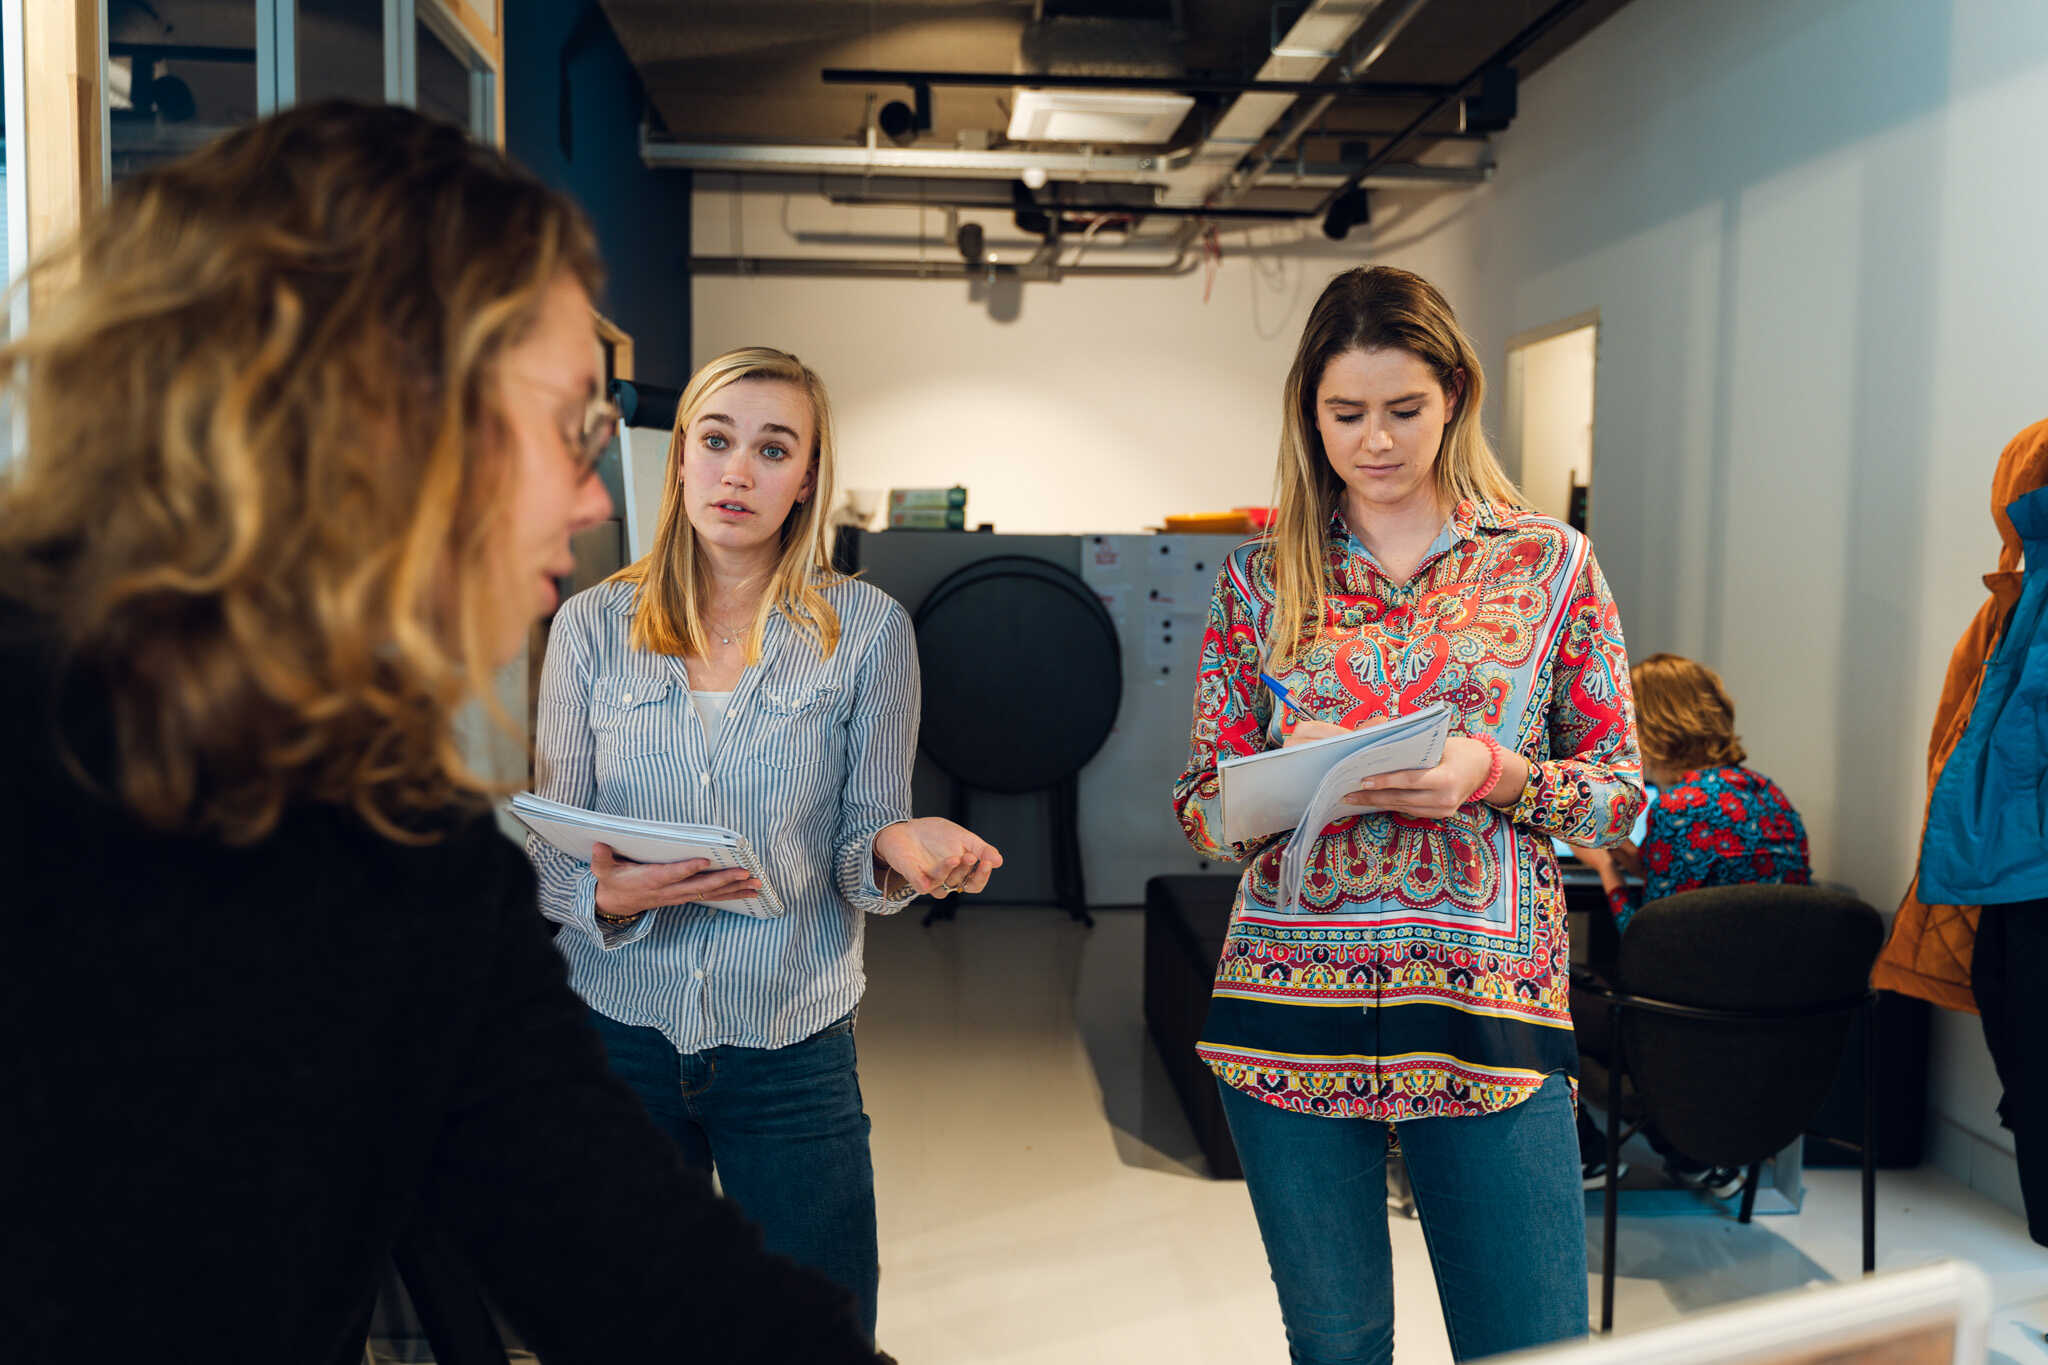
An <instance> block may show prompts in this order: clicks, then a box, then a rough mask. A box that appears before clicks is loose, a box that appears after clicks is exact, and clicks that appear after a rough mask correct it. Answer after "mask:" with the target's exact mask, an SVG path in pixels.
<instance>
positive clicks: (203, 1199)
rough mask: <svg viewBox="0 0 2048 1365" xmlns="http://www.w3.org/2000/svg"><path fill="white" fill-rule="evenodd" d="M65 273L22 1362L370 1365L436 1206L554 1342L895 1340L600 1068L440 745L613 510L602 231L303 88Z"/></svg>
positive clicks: (59, 330)
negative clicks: (792, 1256)
mask: <svg viewBox="0 0 2048 1365" xmlns="http://www.w3.org/2000/svg"><path fill="white" fill-rule="evenodd" d="M37 269H38V271H39V272H40V274H39V277H38V282H39V283H41V284H44V285H46V286H47V288H45V289H44V290H43V292H41V293H39V294H38V296H37V299H36V309H35V320H34V323H33V325H32V326H31V327H30V329H29V330H28V332H27V334H26V335H25V336H22V337H19V338H17V339H16V340H15V341H14V342H13V343H12V344H10V345H8V346H7V347H5V348H4V349H0V376H4V377H5V379H7V380H8V381H11V382H12V384H13V386H14V387H15V390H16V394H17V396H18V397H20V398H21V399H23V400H24V402H25V409H26V417H27V432H28V441H27V449H26V453H25V454H23V455H22V456H20V457H19V458H18V460H17V461H16V462H15V464H14V465H13V466H12V467H11V468H10V469H8V470H7V471H6V476H5V482H4V483H0V754H4V755H5V756H6V757H5V767H4V769H0V859H4V861H5V864H6V868H7V873H6V875H7V881H8V885H7V894H6V895H5V896H4V897H0V932H4V933H5V935H6V940H7V951H6V953H5V954H4V955H0V1096H4V1100H0V1227H4V1228H5V1229H6V1232H5V1235H4V1236H0V1360H5V1361H7V1362H9V1365H40V1363H41V1362H56V1361H140V1360H155V1359H163V1358H166V1357H167V1356H184V1355H187V1354H188V1353H191V1352H203V1353H204V1354H206V1355H207V1356H209V1357H210V1358H217V1359H220V1360H223V1361H265V1362H270V1361H275V1362H280V1365H282V1362H292V1363H293V1365H344V1363H346V1365H354V1362H359V1361H360V1360H361V1359H362V1357H363V1349H364V1339H365V1335H366V1333H367V1331H368V1328H369V1323H370V1319H371V1314H372V1308H373V1305H374V1303H375V1300H376V1294H377V1287H378V1282H379V1278H380V1276H381V1274H382V1272H383V1268H384V1265H385V1263H386V1261H387V1259H388V1258H389V1257H390V1256H391V1254H392V1251H393V1249H394V1246H395V1245H396V1244H397V1243H398V1241H399V1239H400V1238H401V1237H402V1236H406V1235H410V1234H411V1233H412V1232H413V1231H414V1230H417V1229H420V1228H427V1229H430V1230H431V1231H432V1232H433V1233H435V1234H436V1235H437V1237H438V1239H439V1241H440V1242H442V1243H445V1244H446V1245H447V1246H449V1247H451V1248H452V1250H453V1252H454V1253H455V1254H456V1255H457V1256H459V1257H460V1258H461V1259H462V1261H463V1262H464V1264H465V1265H466V1266H467V1267H468V1268H469V1269H471V1270H473V1271H474V1273H475V1275H476V1277H477V1278H478V1279H479V1280H480V1281H481V1283H482V1285H483V1287H484V1290H485V1292H486V1293H487V1294H488V1295H489V1296H490V1297H491V1298H492V1300H493V1301H494V1302H495V1303H496V1304H497V1305H498V1307H499V1308H500V1309H502V1310H503V1312H504V1313H505V1315H506V1316H507V1317H508V1318H509V1319H510V1320H511V1321H512V1323H513V1325H514V1326H515V1327H516V1328H517V1329H518V1330H519V1332H520V1333H521V1334H522V1336H523V1337H524V1338H525V1340H526V1342H527V1344H528V1345H530V1346H532V1347H533V1348H535V1350H537V1351H538V1353H539V1354H540V1355H541V1356H542V1358H544V1359H546V1360H549V1361H552V1362H558V1363H573V1362H612V1361H650V1362H651V1361H676V1360H690V1361H699V1362H702V1361H725V1362H737V1361H750V1362H761V1363H762V1365H768V1363H769V1362H784V1361H792V1360H803V1361H848V1362H852V1361H868V1362H873V1361H875V1360H876V1359H877V1357H876V1355H875V1353H874V1351H873V1349H872V1348H871V1346H870V1345H869V1344H868V1340H867V1334H866V1332H864V1331H863V1330H862V1328H861V1326H860V1323H859V1322H858V1321H857V1320H856V1318H855V1316H854V1311H853V1304H852V1300H851V1298H850V1296H848V1295H847V1294H845V1293H844V1292H843V1291H841V1290H839V1289H837V1288H836V1287H834V1286H833V1285H831V1284H830V1283H829V1282H828V1281H826V1280H825V1279H824V1278H823V1277H822V1276H819V1275H816V1274H814V1273H812V1272H809V1271H805V1270H802V1269H799V1268H798V1267H797V1266H795V1265H793V1264H791V1263H790V1262H788V1261H786V1260H783V1259H781V1258H779V1257H775V1256H771V1255H770V1254H768V1253H767V1252H766V1251H764V1250H763V1248H762V1243H761V1236H760V1234H759V1233H758V1232H757V1231H756V1230H755V1229H754V1228H753V1227H752V1226H751V1225H750V1224H749V1223H748V1222H747V1221H746V1219H745V1218H744V1217H743V1216H742V1214H741V1213H740V1211H739V1209H738V1208H737V1207H735V1206H734V1205H733V1204H732V1203H730V1202H729V1201H726V1200H724V1199H721V1198H719V1197H717V1196H716V1195H714V1194H713V1192H712V1189H711V1185H710V1182H709V1181H708V1180H707V1179H705V1178H704V1177H703V1176H702V1175H699V1174H696V1173H694V1172H692V1171H690V1170H688V1169H687V1168H686V1167H685V1166H684V1164H683V1163H682V1162H681V1161H680V1160H678V1159H677V1157H676V1153H675V1149H674V1147H673V1146H672V1145H671V1144H670V1143H669V1141H668V1140H667V1139H666V1138H665V1137H663V1136H662V1134H661V1133H660V1132H658V1131H657V1130H656V1129H655V1127H654V1125H653V1124H652V1123H651V1122H649V1120H648V1118H647V1115H646V1113H645V1112H644V1111H643V1109H642V1108H641V1105H640V1103H639V1101H637V1100H636V1099H634V1097H633V1094H632V1092H631V1091H630V1090H628V1089H627V1087H626V1086H625V1085H623V1084H622V1083H620V1082H619V1081H617V1080H616V1079H614V1078H613V1077H612V1076H611V1074H610V1073H609V1072H608V1070H607V1069H606V1066H605V1060H604V1053H603V1051H602V1049H601V1048H600V1046H599V1043H598V1039H597V1037H596V1035H595V1034H594V1033H593V1032H592V1030H591V1028H590V1025H589V1022H588V1020H587V1019H586V1017H585V1012H584V1008H583V1004H582V1002H581V1001H580V1000H578V999H577V998H576V996H575V995H574V994H573V993H572V992H571V991H570V989H569V986H568V983H567V980H566V978H565V973H564V971H563V968H562V964H561V959H560V958H559V957H558V956H557V955H556V953H555V951H554V947H553V944H552V943H551V941H550V939H549V936H548V932H547V925H546V921H545V920H544V919H542V917H541V916H540V914H539V913H538V911H537V908H536V904H535V894H534V877H533V873H532V871H531V869H530V868H529V866H528V864H527V861H526V859H525V857H524V856H523V855H522V854H521V852H520V851H519V849H518V848H516V847H515V846H514V845H513V844H511V843H510V842H509V841H508V840H507V839H505V838H504V836H503V835H502V834H500V833H499V832H498V830H497V828H496V825H495V822H494V820H493V817H492V814H491V811H490V805H489V801H488V796H489V790H490V789H489V784H487V783H486V782H485V781H484V780H482V779H481V778H479V777H478V776H477V775H476V774H474V773H473V772H472V771H471V770H470V768H469V767H468V766H467V764H466V763H465V762H464V760H463V758H462V756H461V754H460V751H459V749H458V746H457V743H456V731H455V722H456V712H457V709H458V708H459V707H460V706H462V705H463V704H464V703H465V702H466V701H467V699H469V698H471V697H487V696H489V695H490V692H491V686H490V685H491V680H492V677H493V674H494V673H495V671H496V670H497V669H498V668H500V667H501V666H503V665H504V664H505V663H506V662H508V661H509V660H511V659H513V658H515V657H516V656H517V655H518V654H519V652H520V649H521V648H522V646H523V644H524V642H525V640H526V637H527V632H528V631H529V629H530V628H531V626H532V624H533V622H534V620H535V619H536V618H537V617H538V616H539V615H540V614H541V613H542V612H543V611H546V610H551V609H552V608H553V607H554V602H555V587H554V580H555V578H556V576H557V575H560V574H562V573H564V572H566V571H567V570H568V569H569V568H570V567H571V566H572V565H573V564H574V562H575V561H574V558H573V556H572V555H571V553H570V536H571V535H572V533H574V532H575V531H577V530H579V529H582V528H584V527H587V526H591V525H594V524H596V523H597V522H599V521H600V520H602V519H603V518H605V517H606V516H608V515H609V514H610V502H609V499H608V498H607V497H606V495H605V492H604V489H603V487H602V485H601V484H600V483H599V482H598V481H597V478H596V476H595V474H594V472H593V470H594V466H595V464H596V461H597V457H598V456H599V454H600V453H601V452H602V451H603V450H604V449H605V447H606V445H607V444H608V442H609V441H610V439H611V433H612V430H613V426H614V424H615V421H616V416H617V414H616V412H615V410H612V409H611V408H610V405H609V404H607V403H606V402H604V401H603V396H602V388H601V385H602V382H603V378H604V376H603V370H602V367H601V365H600V363H599V354H598V347H597V339H596V335H595V331H594V325H593V321H592V311H591V292H592V291H593V290H594V289H595V288H596V287H597V282H598V270H599V266H598V260H597V251H596V246H595V243H594V240H593V238H592V235H591V231H590V228H589V226H588V225H587V224H586V223H585V221H584V219H583V217H582V215H581V214H580V213H579V212H578V211H577V210H576V208H575V207H574V205H572V204H571V203H570V202H569V201H568V200H567V199H565V198H563V197H562V196H560V195H558V194H556V193H555V192H553V191H551V190H549V189H547V188H546V187H545V186H543V185H541V184H540V183H539V182H538V181H536V180H534V179H533V178H532V177H530V176H528V175H526V174H525V173H523V172H521V171H518V170H516V169H514V168H513V167H512V166H511V165H510V164H509V163H507V162H506V161H505V160H504V158H503V157H502V156H500V155H499V154H498V153H497V152H495V151H493V150H491V149H489V148H487V147H483V146H480V145H479V144H477V143H476V142H474V141H472V140H471V139H470V138H469V137H467V136H466V135H465V134H464V133H463V132H462V131H461V130H459V129H457V128H454V127H451V126H449V125H447V124H443V123H440V122H437V121H435V120H433V119H429V118H427V117H425V116H423V115H420V114H417V113H415V112H413V111H412V110H409V109H405V108H400V107H396V106H374V107H373V106H364V105H355V104H346V103H328V104H316V105H307V106H301V107H299V108H295V109H292V110H289V111H287V112H285V113H282V114H278V115H276V116H275V117H272V118H268V119H264V120H262V121H260V122H257V123H255V124H252V125H250V126H248V127H245V128H242V129H239V130H237V131H235V132H232V133H230V134H228V135H226V136H225V137H223V138H221V139H220V140H218V141H216V142H213V143H211V144H209V145H208V146H206V147H204V148H202V149H201V150H199V151H197V152H194V153H192V154H191V155H189V156H187V157H185V158H183V159H181V160H179V161H176V162H173V163H171V164H170V165H168V166H165V167H162V168H159V169H155V170H152V171H149V172H147V173H145V174H143V175H141V176H138V177H136V178H134V179H132V180H129V181H127V182H125V183H124V184H122V185H121V186H120V187H119V188H118V189H117V190H116V191H115V192H114V195H113V198H112V202H111V203H110V204H109V205H108V206H107V208H106V209H105V210H104V211H102V212H100V213H98V214H96V215H95V216H93V217H92V218H91V219H90V220H89V221H87V223H86V224H85V225H84V227H83V229H82V230H81V233H80V235H79V237H78V239H77V240H76V241H75V242H74V243H73V244H71V245H70V246H69V247H67V248H66V249H65V250H63V251H61V252H59V253H58V254H57V255H56V256H55V257H54V258H52V259H50V260H47V261H44V262H42V263H41V264H40V265H39V266H38V268H37ZM66 280H72V281H76V282H75V283H71V284H69V285H68V287H67V286H65V285H64V284H63V283H62V282H63V281H66ZM181 1343H182V1344H181ZM202 1343H203V1344H202Z"/></svg>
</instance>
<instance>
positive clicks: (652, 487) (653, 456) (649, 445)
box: [619, 427, 669, 564]
mask: <svg viewBox="0 0 2048 1365" xmlns="http://www.w3.org/2000/svg"><path fill="white" fill-rule="evenodd" d="M619 436H620V445H621V449H620V452H619V454H620V459H621V460H622V461H623V463H624V466H625V467H624V469H623V471H622V473H623V474H624V479H623V482H624V484H625V488H626V505H625V507H624V508H623V509H621V515H623V517H624V518H625V522H626V562H627V563H628V564H631V563H632V562H634V561H635V560H637V559H639V558H640V556H642V555H644V554H646V553H647V551H648V550H649V549H651V548H653V545H654V532H655V528H656V527H658V526H659V525H660V524H661V495H662V493H663V491H664V490H665V489H666V488H667V486H668V442H669V432H668V429H667V428H665V427H664V428H660V429H656V428H653V427H622V428H620V430H619Z"/></svg>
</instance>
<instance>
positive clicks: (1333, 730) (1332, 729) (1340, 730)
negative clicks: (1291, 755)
mask: <svg viewBox="0 0 2048 1365" xmlns="http://www.w3.org/2000/svg"><path fill="white" fill-rule="evenodd" d="M1259 681H1260V682H1262V683H1264V684H1265V685H1266V686H1267V688H1269V689H1270V690H1271V691H1272V693H1273V695H1274V696H1276V697H1278V698H1279V699H1280V705H1281V706H1283V707H1285V708H1286V712H1287V713H1286V715H1285V716H1283V717H1282V718H1281V721H1280V743H1281V745H1282V747H1286V746H1289V745H1294V744H1306V743H1308V742H1309V741H1310V740H1315V739H1334V738H1335V737H1336V736H1338V735H1342V734H1348V733H1349V731H1347V730H1345V728H1344V727H1343V726H1341V725H1329V724H1326V723H1324V722H1323V721H1319V720H1309V719H1307V718H1306V717H1304V716H1303V715H1302V711H1301V707H1299V706H1298V705H1296V704H1295V701H1294V698H1293V696H1292V695H1291V694H1290V693H1289V692H1288V691H1287V689H1286V688H1285V687H1283V686H1281V684H1280V680H1279V679H1278V678H1275V677H1274V676H1273V675H1272V674H1270V673H1261V674H1259Z"/></svg>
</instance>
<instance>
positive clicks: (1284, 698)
mask: <svg viewBox="0 0 2048 1365" xmlns="http://www.w3.org/2000/svg"><path fill="white" fill-rule="evenodd" d="M1259 681H1260V682H1262V683H1264V684H1265V685H1266V686H1268V687H1270V688H1272V689H1273V695H1274V696H1276V697H1278V698H1279V699H1280V704H1281V705H1282V706H1284V707H1286V708H1287V709H1288V710H1289V711H1292V712H1293V713H1294V714H1295V715H1296V716H1299V715H1300V714H1301V708H1300V707H1299V706H1296V705H1295V704H1294V698H1293V697H1290V696H1288V695H1287V689H1286V688H1284V687H1282V686H1281V685H1280V682H1279V680H1278V679H1276V678H1275V677H1274V676H1273V675H1272V674H1270V673H1261V674H1259Z"/></svg>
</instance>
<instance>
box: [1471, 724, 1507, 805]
mask: <svg viewBox="0 0 2048 1365" xmlns="http://www.w3.org/2000/svg"><path fill="white" fill-rule="evenodd" d="M1472 738H1474V739H1476V740H1478V741H1479V742H1480V743H1481V744H1484V745H1485V746H1486V752H1487V755H1488V758H1489V760H1490V761H1489V762H1488V763H1487V765H1486V777H1485V779H1484V780H1483V781H1481V782H1480V784H1479V785H1478V786H1477V787H1476V788H1474V789H1473V791H1472V794H1471V795H1470V796H1468V797H1466V798H1465V804H1467V805H1470V804H1471V803H1473V802H1474V801H1484V800H1485V799H1486V794H1487V793H1488V792H1490V791H1492V790H1493V789H1494V788H1495V787H1497V786H1499V785H1500V775H1501V770H1502V769H1504V768H1506V767H1507V764H1508V752H1507V750H1505V749H1503V748H1501V747H1500V741H1499V740H1497V739H1495V738H1494V737H1493V736H1492V735H1489V734H1485V733H1481V734H1477V735H1474V736H1472Z"/></svg>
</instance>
